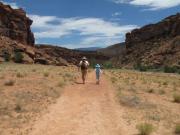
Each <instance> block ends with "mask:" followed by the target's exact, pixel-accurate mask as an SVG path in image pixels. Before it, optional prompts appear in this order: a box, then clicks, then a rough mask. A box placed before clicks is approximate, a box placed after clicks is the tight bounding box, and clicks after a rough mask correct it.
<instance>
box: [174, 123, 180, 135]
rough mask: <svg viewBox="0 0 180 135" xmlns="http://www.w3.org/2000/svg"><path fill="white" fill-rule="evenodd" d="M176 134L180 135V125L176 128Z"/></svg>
mask: <svg viewBox="0 0 180 135" xmlns="http://www.w3.org/2000/svg"><path fill="white" fill-rule="evenodd" d="M175 133H176V134H180V123H178V124H177V125H176V127H175Z"/></svg>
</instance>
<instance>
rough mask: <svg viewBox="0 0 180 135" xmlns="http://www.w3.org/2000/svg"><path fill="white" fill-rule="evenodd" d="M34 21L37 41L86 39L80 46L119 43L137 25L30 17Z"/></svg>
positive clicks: (89, 19)
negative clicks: (64, 37)
mask: <svg viewBox="0 0 180 135" xmlns="http://www.w3.org/2000/svg"><path fill="white" fill-rule="evenodd" d="M28 16H29V17H30V18H31V19H32V20H33V25H32V28H33V31H34V33H35V37H36V38H37V39H43V38H62V37H63V36H73V34H77V35H78V36H80V37H81V36H82V37H85V38H84V39H83V40H82V41H80V43H79V45H81V46H83V45H87V46H89V45H97V44H99V45H100V44H105V45H109V44H111V43H115V41H116V43H118V42H121V40H123V38H122V37H124V35H125V33H127V32H129V31H131V30H132V29H134V28H137V26H136V25H119V24H118V23H114V22H110V21H105V20H104V19H101V18H79V17H74V18H58V17H56V16H39V15H28Z"/></svg>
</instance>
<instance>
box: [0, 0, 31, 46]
mask: <svg viewBox="0 0 180 135" xmlns="http://www.w3.org/2000/svg"><path fill="white" fill-rule="evenodd" d="M31 24H32V20H30V19H29V18H28V17H26V13H25V11H24V10H23V9H12V8H11V7H10V6H8V5H4V4H3V3H1V2H0V35H1V36H6V37H9V38H11V39H13V40H16V41H19V42H20V43H22V44H27V45H30V46H33V45H34V35H33V33H32V32H31V29H30V26H31Z"/></svg>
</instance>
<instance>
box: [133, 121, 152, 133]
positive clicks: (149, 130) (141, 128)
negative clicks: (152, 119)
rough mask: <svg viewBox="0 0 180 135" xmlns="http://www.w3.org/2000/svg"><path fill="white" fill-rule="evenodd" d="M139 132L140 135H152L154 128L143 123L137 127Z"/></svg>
mask: <svg viewBox="0 0 180 135" xmlns="http://www.w3.org/2000/svg"><path fill="white" fill-rule="evenodd" d="M136 128H137V129H138V131H139V135H150V134H152V133H153V131H154V127H153V125H152V124H149V123H142V124H139V125H137V126H136Z"/></svg>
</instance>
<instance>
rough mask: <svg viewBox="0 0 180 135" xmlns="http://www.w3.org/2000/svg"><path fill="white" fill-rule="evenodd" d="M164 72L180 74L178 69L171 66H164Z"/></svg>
mask: <svg viewBox="0 0 180 135" xmlns="http://www.w3.org/2000/svg"><path fill="white" fill-rule="evenodd" d="M164 72H165V73H180V69H179V68H178V67H176V66H172V67H169V66H165V67H164Z"/></svg>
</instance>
